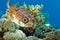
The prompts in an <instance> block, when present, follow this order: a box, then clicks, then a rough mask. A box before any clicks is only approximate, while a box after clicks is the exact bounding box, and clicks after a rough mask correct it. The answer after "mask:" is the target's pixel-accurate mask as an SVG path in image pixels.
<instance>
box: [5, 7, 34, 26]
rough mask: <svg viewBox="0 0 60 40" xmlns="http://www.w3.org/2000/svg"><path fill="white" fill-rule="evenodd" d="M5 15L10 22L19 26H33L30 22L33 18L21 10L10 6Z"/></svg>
mask: <svg viewBox="0 0 60 40" xmlns="http://www.w3.org/2000/svg"><path fill="white" fill-rule="evenodd" d="M6 13H7V16H8V18H9V19H10V20H11V21H13V22H15V23H17V24H19V25H25V26H29V27H31V26H32V25H33V23H32V20H33V18H34V17H33V16H32V15H31V14H30V13H28V12H27V11H25V10H23V9H20V8H16V7H14V6H11V7H10V8H8V10H7V12H6ZM20 22H21V23H22V24H21V23H20Z"/></svg>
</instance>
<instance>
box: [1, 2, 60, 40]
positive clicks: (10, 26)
mask: <svg viewBox="0 0 60 40" xmlns="http://www.w3.org/2000/svg"><path fill="white" fill-rule="evenodd" d="M17 5H18V4H17V3H16V4H15V5H12V6H10V5H9V1H8V2H7V7H8V8H7V10H6V13H5V14H4V15H3V16H2V17H1V18H0V40H60V29H56V28H54V26H52V25H51V24H50V23H49V22H47V21H48V20H47V19H46V16H44V15H43V13H41V10H42V8H43V5H42V4H41V5H35V6H34V5H28V6H27V5H26V4H24V5H23V6H17Z"/></svg>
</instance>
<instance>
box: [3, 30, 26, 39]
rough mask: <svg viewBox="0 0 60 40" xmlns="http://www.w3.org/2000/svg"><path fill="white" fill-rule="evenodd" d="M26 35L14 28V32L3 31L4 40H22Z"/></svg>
mask: <svg viewBox="0 0 60 40" xmlns="http://www.w3.org/2000/svg"><path fill="white" fill-rule="evenodd" d="M24 37H26V35H25V34H24V33H23V32H22V31H21V30H16V31H15V32H6V33H4V36H3V38H4V40H22V39H23V38H24Z"/></svg>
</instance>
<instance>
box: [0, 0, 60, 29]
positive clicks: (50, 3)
mask: <svg viewBox="0 0 60 40" xmlns="http://www.w3.org/2000/svg"><path fill="white" fill-rule="evenodd" d="M6 2H7V0H0V11H1V12H2V13H3V14H4V13H5V11H6V8H7V7H6ZM16 2H19V5H23V3H24V2H25V3H26V4H27V5H36V4H39V5H40V4H43V5H44V8H43V10H42V11H43V12H47V13H48V14H49V20H48V21H49V22H50V23H51V25H55V26H56V27H57V28H60V0H10V5H12V4H15V3H16ZM3 14H0V16H1V15H3Z"/></svg>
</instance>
